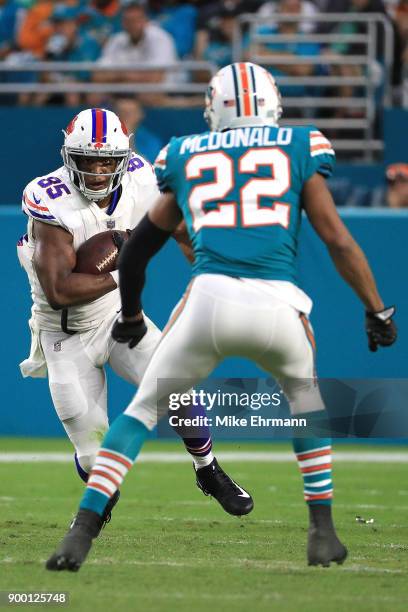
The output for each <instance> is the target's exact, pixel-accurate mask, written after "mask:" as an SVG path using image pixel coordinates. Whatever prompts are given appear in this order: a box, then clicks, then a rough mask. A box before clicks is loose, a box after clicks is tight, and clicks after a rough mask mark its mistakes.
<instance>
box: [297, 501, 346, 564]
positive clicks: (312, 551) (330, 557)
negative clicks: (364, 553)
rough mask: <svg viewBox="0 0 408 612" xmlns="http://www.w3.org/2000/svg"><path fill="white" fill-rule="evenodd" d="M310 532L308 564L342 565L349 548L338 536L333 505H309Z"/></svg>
mask: <svg viewBox="0 0 408 612" xmlns="http://www.w3.org/2000/svg"><path fill="white" fill-rule="evenodd" d="M309 518H310V525H309V534H308V542H307V562H308V565H322V566H323V567H329V566H330V563H331V562H334V563H337V564H338V565H341V564H342V563H344V561H345V560H346V557H347V554H348V553H347V548H346V547H345V546H343V544H342V543H341V542H340V540H339V538H338V537H337V534H336V530H335V528H334V524H333V519H332V515H331V506H325V505H323V504H316V505H314V504H313V505H310V506H309Z"/></svg>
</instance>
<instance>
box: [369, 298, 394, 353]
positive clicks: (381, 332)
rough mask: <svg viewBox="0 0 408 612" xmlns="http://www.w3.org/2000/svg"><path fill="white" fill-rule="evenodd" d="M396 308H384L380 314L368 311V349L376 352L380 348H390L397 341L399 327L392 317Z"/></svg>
mask: <svg viewBox="0 0 408 612" xmlns="http://www.w3.org/2000/svg"><path fill="white" fill-rule="evenodd" d="M394 313H395V306H390V307H389V308H384V310H380V311H379V312H368V311H366V332H367V336H368V348H369V349H370V351H373V352H375V351H376V350H377V348H378V347H379V346H390V345H391V344H394V342H395V340H396V339H397V326H396V325H395V323H394V321H393V320H392V317H393V316H394Z"/></svg>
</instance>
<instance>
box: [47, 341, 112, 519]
mask: <svg viewBox="0 0 408 612" xmlns="http://www.w3.org/2000/svg"><path fill="white" fill-rule="evenodd" d="M41 346H42V349H43V352H44V356H45V359H46V362H47V368H48V384H49V389H50V393H51V398H52V401H53V404H54V407H55V410H56V412H57V415H58V417H59V419H60V421H61V424H62V425H63V427H64V429H65V431H66V433H67V435H68V437H69V439H70V441H71V443H72V445H73V446H74V449H75V455H74V460H75V466H76V469H77V472H78V475H79V476H80V478H81V479H82V480H83V481H84V482H87V480H88V475H89V473H90V471H91V469H92V467H93V464H94V462H95V459H96V454H97V452H98V449H99V447H100V443H101V440H102V438H103V436H104V435H105V433H106V431H107V430H108V427H109V425H108V417H107V394H106V378H105V372H104V370H103V368H101V367H96V366H95V365H94V363H93V362H92V360H91V359H90V357H89V356H88V355H87V353H86V352H85V350H84V346H83V342H82V341H81V336H80V334H75V335H72V336H70V335H68V334H64V333H62V332H61V333H60V332H41ZM118 497H119V496H118V495H117V496H116V498H115V499H114V500H113V501H112V503H111V504H110V505H109V507H108V509H107V511H106V512H105V515H104V522H106V521H108V520H109V519H110V511H111V510H112V508H113V506H114V505H115V503H116V502H117V500H118Z"/></svg>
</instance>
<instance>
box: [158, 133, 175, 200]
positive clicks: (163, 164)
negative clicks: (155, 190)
mask: <svg viewBox="0 0 408 612" xmlns="http://www.w3.org/2000/svg"><path fill="white" fill-rule="evenodd" d="M172 140H173V139H172ZM171 144H172V141H170V142H169V143H168V144H167V145H166V146H165V147H163V149H162V150H161V151H160V153H159V154H158V156H157V157H156V160H155V162H154V169H155V171H156V176H157V184H158V186H159V189H160V191H161V192H162V193H165V192H166V191H173V188H172V180H171V173H170V168H169V162H170V155H169V153H170V146H171Z"/></svg>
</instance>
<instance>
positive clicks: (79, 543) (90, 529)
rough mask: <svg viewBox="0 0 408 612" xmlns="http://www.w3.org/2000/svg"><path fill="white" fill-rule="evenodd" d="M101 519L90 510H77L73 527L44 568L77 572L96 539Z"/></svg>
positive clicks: (100, 526) (101, 523)
mask: <svg viewBox="0 0 408 612" xmlns="http://www.w3.org/2000/svg"><path fill="white" fill-rule="evenodd" d="M102 521H103V518H102V517H101V516H100V515H99V514H97V513H96V512H93V511H92V510H79V512H78V514H77V515H76V517H75V523H74V525H73V526H72V527H71V528H70V529H69V531H68V533H67V534H66V536H65V538H64V539H63V540H62V542H61V545H60V546H59V548H58V549H57V551H56V552H55V553H54V554H53V555H51V557H50V558H49V559H48V561H47V563H46V564H45V567H46V569H47V570H50V571H57V572H59V571H62V570H68V571H70V572H77V571H78V570H79V568H80V567H81V565H82V563H83V562H84V561H85V559H86V557H87V556H88V553H89V551H90V549H91V547H92V540H93V539H94V538H97V537H98V535H99V533H100V531H101V529H102V525H103V522H102Z"/></svg>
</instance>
